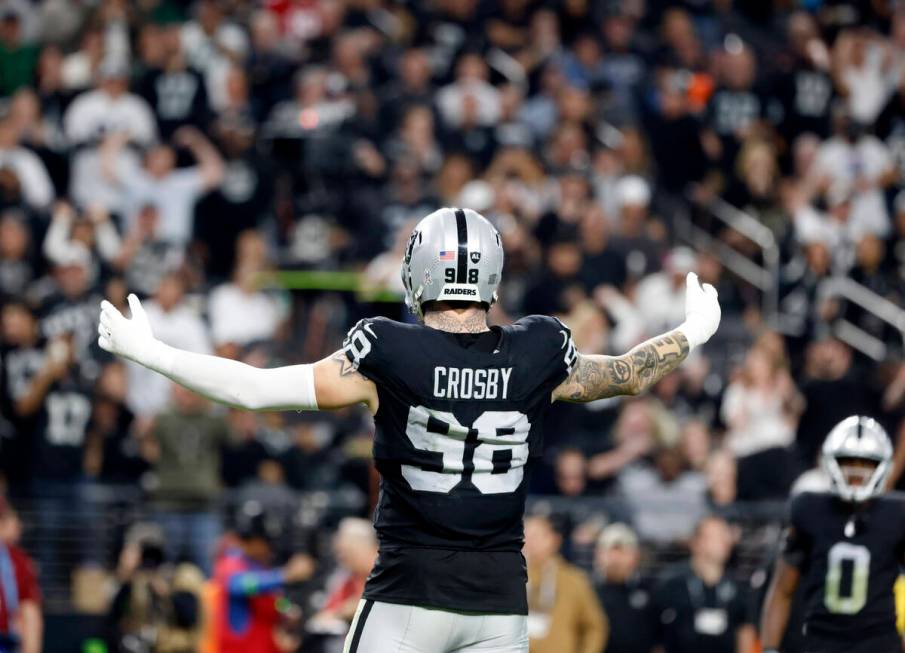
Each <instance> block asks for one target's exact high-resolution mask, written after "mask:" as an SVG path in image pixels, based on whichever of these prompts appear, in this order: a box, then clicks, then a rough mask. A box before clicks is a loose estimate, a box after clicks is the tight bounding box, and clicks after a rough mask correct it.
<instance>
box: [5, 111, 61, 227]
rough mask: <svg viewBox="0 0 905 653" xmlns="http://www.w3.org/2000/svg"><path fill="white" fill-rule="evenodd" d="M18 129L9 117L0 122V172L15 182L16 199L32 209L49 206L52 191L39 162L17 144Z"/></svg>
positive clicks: (35, 156) (42, 166) (27, 150)
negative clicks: (16, 189)
mask: <svg viewBox="0 0 905 653" xmlns="http://www.w3.org/2000/svg"><path fill="white" fill-rule="evenodd" d="M20 138H21V134H20V130H19V129H18V128H17V125H15V124H14V122H13V120H12V118H11V117H9V116H5V117H3V119H0V169H4V170H6V171H8V173H9V174H10V175H12V176H13V178H14V179H15V181H16V185H17V187H18V192H17V193H16V197H18V198H21V202H22V203H23V204H24V205H25V206H27V207H29V208H31V209H33V210H42V209H46V208H48V207H49V206H50V203H51V202H52V201H53V197H54V191H53V185H52V184H51V182H50V176H49V175H48V174H47V168H46V167H45V166H44V163H43V162H42V161H41V159H40V158H39V157H38V156H37V155H36V154H35V153H34V152H33V151H32V150H30V149H28V148H25V147H22V146H21V145H19V139H20Z"/></svg>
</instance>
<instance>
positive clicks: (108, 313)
mask: <svg viewBox="0 0 905 653" xmlns="http://www.w3.org/2000/svg"><path fill="white" fill-rule="evenodd" d="M129 306H130V307H131V309H132V319H131V320H127V319H126V318H125V317H123V315H122V314H121V313H120V312H119V311H118V310H117V309H116V307H115V306H113V305H112V304H111V303H110V302H108V301H106V300H105V301H103V302H101V316H100V323H99V324H98V333H99V336H100V337H99V339H98V344H99V345H100V346H101V348H102V349H104V350H105V351H109V352H111V353H113V354H117V355H119V356H123V357H124V358H128V359H129V360H132V361H135V362H136V363H138V364H139V365H144V366H145V367H147V368H149V369H152V370H154V371H155V372H160V373H161V374H163V375H164V376H166V377H168V378H170V379H172V380H173V381H175V382H176V383H178V384H180V385H184V386H185V387H187V388H189V389H190V390H194V391H195V392H197V393H198V394H201V395H204V396H205V397H208V398H209V399H213V400H214V401H217V402H220V403H223V404H229V405H230V406H236V407H238V408H246V409H249V410H283V409H297V410H316V409H317V398H316V397H315V392H314V366H312V365H291V366H288V367H277V368H273V369H261V368H258V367H252V366H251V365H246V364H245V363H240V362H238V361H234V360H230V359H228V358H219V357H217V356H208V355H207V354H195V353H192V352H188V351H184V350H182V349H176V348H175V347H170V346H169V345H166V344H164V343H162V342H161V341H160V340H158V339H157V338H155V337H154V334H153V333H152V331H151V324H150V322H149V321H148V316H147V314H146V313H145V310H144V308H142V306H141V302H139V301H138V298H137V297H136V296H135V295H129Z"/></svg>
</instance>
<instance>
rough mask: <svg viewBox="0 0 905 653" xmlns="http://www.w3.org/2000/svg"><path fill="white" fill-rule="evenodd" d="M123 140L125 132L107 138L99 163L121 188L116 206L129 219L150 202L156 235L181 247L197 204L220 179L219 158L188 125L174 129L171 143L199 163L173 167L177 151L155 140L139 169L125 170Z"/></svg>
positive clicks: (188, 234) (124, 142)
mask: <svg viewBox="0 0 905 653" xmlns="http://www.w3.org/2000/svg"><path fill="white" fill-rule="evenodd" d="M126 142H127V141H126V139H125V137H114V138H109V139H107V141H106V143H105V145H104V147H103V148H102V151H101V166H102V170H103V173H104V176H105V177H106V178H107V180H108V181H109V182H110V183H111V184H114V185H115V186H116V187H117V188H118V189H119V190H120V193H121V200H120V201H119V202H118V203H117V205H118V206H122V207H124V209H125V211H126V216H127V218H128V219H127V223H128V224H131V221H133V220H135V214H136V212H137V211H138V210H140V209H141V208H143V207H145V206H147V205H148V204H150V205H153V206H154V207H156V208H157V211H158V215H159V220H160V222H159V224H158V225H157V227H156V229H155V235H157V236H158V237H159V238H161V239H162V240H166V241H168V242H172V243H175V244H178V245H183V246H185V245H186V244H187V243H188V242H189V240H190V239H191V235H192V225H193V223H194V218H193V210H194V206H195V203H196V202H197V201H198V198H199V197H201V196H202V195H203V194H204V193H206V192H208V191H209V190H211V189H213V188H215V187H216V186H218V185H219V184H220V182H221V181H223V160H222V159H221V158H220V155H219V153H217V151H216V150H215V149H214V147H213V146H212V145H211V144H210V142H208V140H207V139H206V138H205V137H204V136H203V135H202V134H201V132H199V131H198V130H197V129H195V128H194V127H187V126H186V127H180V128H179V129H178V130H177V131H176V132H175V133H174V134H173V143H174V144H175V145H177V146H179V147H183V148H185V149H187V150H188V151H189V152H191V153H192V156H194V158H195V160H196V162H197V165H195V166H192V167H191V168H188V169H176V151H175V150H174V149H173V148H172V147H170V146H168V145H156V146H154V147H153V148H151V149H150V150H149V151H148V153H147V154H146V155H145V161H144V168H143V169H141V170H129V169H128V168H127V169H125V170H124V169H122V167H121V165H120V163H119V162H120V160H121V158H122V157H121V152H122V148H123V147H124V146H125V145H126Z"/></svg>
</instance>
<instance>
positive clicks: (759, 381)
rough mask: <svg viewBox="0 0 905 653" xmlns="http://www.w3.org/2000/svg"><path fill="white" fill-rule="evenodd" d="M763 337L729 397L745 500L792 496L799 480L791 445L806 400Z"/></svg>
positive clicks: (730, 433)
mask: <svg viewBox="0 0 905 653" xmlns="http://www.w3.org/2000/svg"><path fill="white" fill-rule="evenodd" d="M765 342H766V341H764V340H762V341H761V344H760V345H756V346H755V347H754V348H752V349H751V351H749V352H748V354H747V356H746V357H745V363H744V367H743V368H742V370H741V372H740V375H739V378H738V380H736V381H733V382H732V383H731V384H730V385H729V387H728V388H726V394H725V396H724V398H723V405H722V408H721V414H722V417H723V421H724V422H725V423H726V425H727V427H728V428H727V432H726V445H727V446H728V447H729V449H730V450H731V451H732V453H733V454H734V455H735V456H736V457H737V458H738V467H739V469H738V475H739V478H738V485H739V487H738V491H739V498H740V499H749V500H756V499H762V498H766V497H776V498H779V497H784V496H786V495H787V493H788V490H789V486H790V484H791V482H792V478H793V469H792V464H793V463H792V459H791V455H792V454H791V450H790V445H791V444H792V442H793V441H794V439H795V427H796V425H797V422H798V415H799V414H800V412H801V409H802V408H803V406H802V399H801V396H800V395H799V393H798V390H797V389H796V388H795V384H794V382H793V381H792V379H791V377H790V376H789V374H788V371H787V370H786V369H784V368H783V367H782V365H783V363H782V360H783V358H782V355H781V354H780V355H779V356H777V355H775V354H774V352H771V351H769V350H768V349H767V347H766V346H764V343H765Z"/></svg>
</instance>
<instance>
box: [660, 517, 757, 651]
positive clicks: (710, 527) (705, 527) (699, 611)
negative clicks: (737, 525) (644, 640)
mask: <svg viewBox="0 0 905 653" xmlns="http://www.w3.org/2000/svg"><path fill="white" fill-rule="evenodd" d="M733 539H734V537H733V534H732V529H731V527H730V526H729V524H728V523H727V522H726V521H724V520H723V519H721V518H719V517H705V518H704V519H702V520H701V521H700V522H699V523H698V525H697V527H696V528H695V533H694V536H693V537H692V540H691V560H690V561H689V563H688V565H687V566H682V567H681V568H680V569H679V570H677V571H676V572H675V573H674V574H673V575H672V576H670V577H669V578H668V579H667V580H665V581H664V582H663V583H662V584H661V585H660V587H659V588H657V590H656V598H655V601H656V609H657V612H658V613H659V618H660V643H661V645H662V646H663V649H664V650H665V652H666V653H744V652H745V651H749V650H751V647H752V646H753V645H754V637H755V632H754V626H753V625H752V624H751V623H750V619H749V616H748V606H747V597H746V593H745V588H744V587H743V586H742V585H741V584H740V583H738V582H737V581H735V580H733V579H732V577H731V576H730V575H729V574H728V573H727V569H726V563H727V562H728V561H729V557H730V555H731V554H732V549H733V546H734V542H733Z"/></svg>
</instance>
